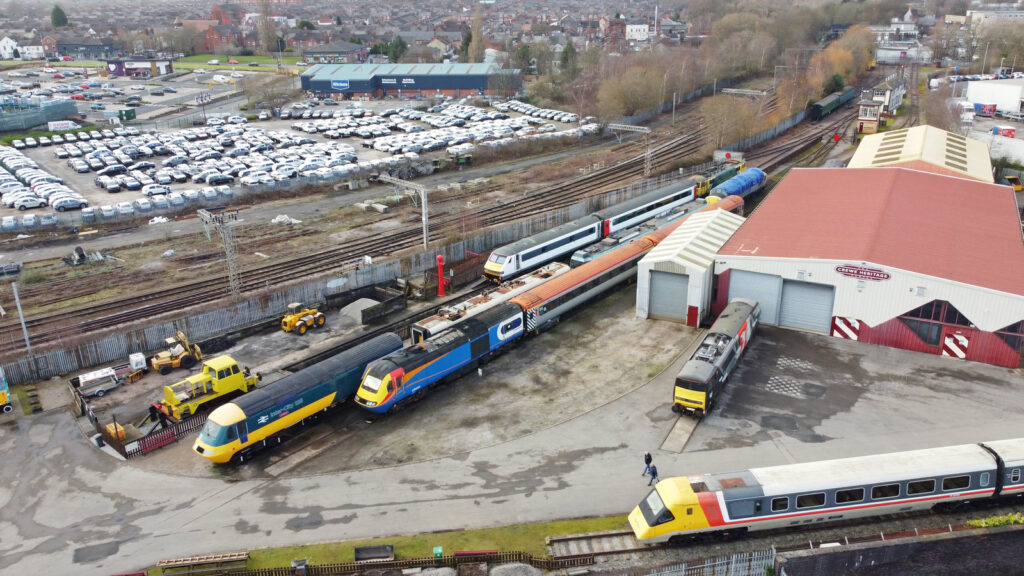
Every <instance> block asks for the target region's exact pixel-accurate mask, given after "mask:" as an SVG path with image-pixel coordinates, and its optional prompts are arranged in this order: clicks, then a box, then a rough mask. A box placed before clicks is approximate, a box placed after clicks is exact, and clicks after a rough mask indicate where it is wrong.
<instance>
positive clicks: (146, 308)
mask: <svg viewBox="0 0 1024 576" xmlns="http://www.w3.org/2000/svg"><path fill="white" fill-rule="evenodd" d="M685 133H686V134H687V135H686V136H683V137H674V138H670V139H668V140H666V141H664V142H661V143H657V144H652V145H651V146H652V151H653V154H654V159H655V160H654V169H655V170H660V169H664V167H666V166H669V165H673V164H678V163H681V162H682V160H683V159H684V158H686V157H687V156H689V155H691V154H694V153H695V152H697V150H698V149H699V147H700V144H701V138H702V136H703V132H702V131H701V130H696V129H695V130H686V131H685ZM643 170H644V157H643V155H640V156H638V157H634V158H630V159H628V160H626V161H624V162H622V163H620V164H617V165H615V166H611V167H607V168H605V169H602V170H597V171H594V172H592V173H590V174H588V175H586V176H580V177H577V178H573V179H571V180H569V181H567V182H563V183H559V184H555V185H549V186H544V187H541V188H538V189H537V190H534V191H531V192H529V193H525V194H523V196H522V197H520V198H516V199H514V200H512V201H510V202H504V203H501V204H495V205H492V206H486V207H482V208H480V209H478V210H476V211H474V212H473V213H472V214H470V215H469V217H471V218H474V221H475V223H476V225H477V226H481V227H486V226H492V225H496V224H501V223H505V222H510V221H514V220H517V219H521V218H527V217H530V216H534V215H536V214H540V213H543V212H546V211H549V210H553V209H558V208H563V207H565V206H568V205H570V204H572V203H575V202H577V201H578V200H579V199H581V198H584V197H587V196H591V195H594V194H598V193H601V192H604V191H607V190H611V189H614V188H617V187H621V186H623V185H626V184H628V183H631V182H634V181H637V180H639V179H641V178H642V174H643ZM465 217H467V215H466V214H460V215H450V216H442V217H439V218H435V219H433V220H432V221H431V223H430V231H431V232H432V233H437V232H440V231H442V230H444V229H446V228H447V227H449V226H451V225H452V224H454V223H457V221H458V220H459V219H461V218H465ZM420 242H421V227H420V226H419V225H418V224H408V225H404V226H402V227H400V228H399V229H397V230H395V231H393V232H392V233H391V234H390V235H389V236H388V237H386V238H382V237H380V236H373V237H370V238H363V239H356V240H350V241H347V242H345V243H343V244H341V245H338V246H335V247H332V248H330V249H327V250H320V251H317V252H314V253H311V254H308V255H305V256H300V257H296V258H290V259H283V260H280V261H276V262H273V263H268V264H264V265H261V266H257V267H252V268H249V269H243V270H242V272H241V280H242V291H243V292H253V291H258V290H263V289H267V288H277V287H280V286H282V285H285V284H287V283H288V282H290V281H292V280H293V279H297V278H301V279H303V280H306V279H308V278H311V277H315V276H320V275H323V274H331V273H340V272H345V271H347V270H349V269H351V268H353V267H355V266H357V265H358V264H357V263H358V261H359V260H361V259H362V257H363V256H367V255H368V256H372V257H380V256H387V255H390V254H393V253H395V252H400V251H402V250H405V249H408V248H412V247H415V246H417V245H419V243H420ZM228 295H229V289H228V283H227V278H226V276H224V277H213V278H209V277H207V278H202V279H198V280H195V281H190V282H183V283H179V284H176V285H171V286H165V287H163V288H161V289H160V290H151V291H147V292H144V293H141V294H136V295H132V296H128V297H119V298H112V299H108V300H105V301H101V302H97V303H92V304H89V305H85V306H79V307H72V308H69V309H64V310H60V311H59V312H54V313H49V314H42V315H39V314H37V315H33V316H30V317H28V318H27V319H26V327H27V328H28V330H29V331H30V333H31V335H32V340H33V346H35V347H37V349H42V348H45V347H46V345H47V344H53V343H56V342H59V341H63V340H67V339H70V338H74V337H76V336H81V335H85V334H89V333H96V332H102V331H104V330H108V329H111V328H114V327H119V326H123V325H125V324H130V323H132V322H135V321H138V320H144V319H152V318H154V317H157V316H160V315H162V314H166V313H170V312H177V311H180V310H182V309H185V308H191V307H194V306H201V305H206V304H213V303H215V302H216V301H218V300H221V299H223V298H225V297H227V296H228ZM21 352H24V342H23V341H22V340H21V328H20V326H19V325H18V324H17V323H16V322H15V321H14V319H13V318H12V319H10V320H8V321H7V322H6V323H4V324H2V325H0V354H4V355H6V356H7V357H10V356H11V355H18V354H19V353H21Z"/></svg>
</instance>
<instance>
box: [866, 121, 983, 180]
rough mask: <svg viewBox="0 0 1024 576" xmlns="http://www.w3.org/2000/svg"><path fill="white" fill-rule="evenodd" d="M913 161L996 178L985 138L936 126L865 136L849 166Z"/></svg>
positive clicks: (940, 169)
mask: <svg viewBox="0 0 1024 576" xmlns="http://www.w3.org/2000/svg"><path fill="white" fill-rule="evenodd" d="M911 162H913V163H914V167H915V168H921V169H924V170H929V169H930V168H929V166H934V167H935V168H936V170H935V171H936V172H939V173H953V174H956V175H959V176H967V177H969V178H974V179H975V180H980V181H982V182H993V179H992V161H991V159H990V158H989V154H988V146H986V145H985V143H984V142H981V141H980V140H974V139H973V138H965V137H963V136H961V135H959V134H954V133H952V132H947V131H945V130H939V129H938V128H934V127H932V126H915V127H913V128H905V129H902V130H893V131H891V132H884V133H881V134H871V135H869V136H865V137H864V139H863V140H861V143H860V146H858V147H857V151H856V152H854V154H853V158H851V159H850V162H849V164H847V166H848V167H849V168H871V167H876V166H902V165H905V164H907V163H911ZM922 163H923V164H922Z"/></svg>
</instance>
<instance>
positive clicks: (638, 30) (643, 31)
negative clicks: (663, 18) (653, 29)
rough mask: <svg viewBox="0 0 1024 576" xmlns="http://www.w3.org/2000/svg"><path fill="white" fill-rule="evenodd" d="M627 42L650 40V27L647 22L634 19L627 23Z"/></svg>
mask: <svg viewBox="0 0 1024 576" xmlns="http://www.w3.org/2000/svg"><path fill="white" fill-rule="evenodd" d="M625 38H626V41H627V42H647V40H649V39H650V25H649V24H648V23H647V20H641V19H634V20H628V21H627V22H626V30H625Z"/></svg>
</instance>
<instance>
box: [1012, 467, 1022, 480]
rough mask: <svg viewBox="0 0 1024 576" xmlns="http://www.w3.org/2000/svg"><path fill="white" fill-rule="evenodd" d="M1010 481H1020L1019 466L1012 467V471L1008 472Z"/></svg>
mask: <svg viewBox="0 0 1024 576" xmlns="http://www.w3.org/2000/svg"><path fill="white" fill-rule="evenodd" d="M1010 482H1020V468H1014V469H1013V472H1010Z"/></svg>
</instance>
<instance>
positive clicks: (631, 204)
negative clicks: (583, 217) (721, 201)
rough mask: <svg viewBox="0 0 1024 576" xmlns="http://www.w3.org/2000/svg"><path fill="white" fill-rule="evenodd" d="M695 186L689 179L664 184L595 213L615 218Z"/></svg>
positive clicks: (602, 216) (605, 217) (603, 218)
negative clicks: (667, 184)
mask: <svg viewBox="0 0 1024 576" xmlns="http://www.w3.org/2000/svg"><path fill="white" fill-rule="evenodd" d="M694 186H696V183H694V182H691V181H689V180H685V181H682V182H675V183H674V184H673V185H669V186H662V187H660V188H658V189H657V190H655V191H653V192H648V193H646V194H641V195H639V196H637V197H636V198H631V199H629V200H626V201H623V202H619V203H618V204H613V205H611V206H608V207H607V208H603V209H601V210H598V211H597V212H595V213H594V214H596V215H598V216H600V217H601V219H602V220H605V219H607V218H614V217H616V216H618V215H620V214H625V213H626V212H629V211H630V210H635V209H637V208H639V207H641V206H646V205H647V204H650V203H651V202H656V201H658V200H661V199H663V198H665V197H666V196H671V195H673V194H677V193H679V192H682V191H683V190H686V189H687V188H692V187H694Z"/></svg>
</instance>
